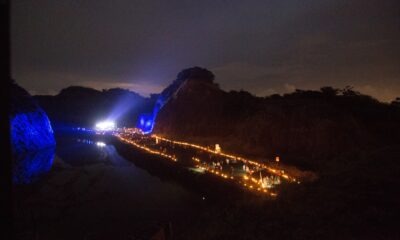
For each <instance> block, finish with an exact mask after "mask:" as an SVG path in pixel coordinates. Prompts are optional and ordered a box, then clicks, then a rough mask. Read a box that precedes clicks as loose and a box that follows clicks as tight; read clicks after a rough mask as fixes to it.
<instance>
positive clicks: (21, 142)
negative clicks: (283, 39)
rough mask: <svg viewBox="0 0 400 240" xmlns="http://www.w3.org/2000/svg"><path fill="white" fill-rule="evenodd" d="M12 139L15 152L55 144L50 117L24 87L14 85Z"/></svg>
mask: <svg viewBox="0 0 400 240" xmlns="http://www.w3.org/2000/svg"><path fill="white" fill-rule="evenodd" d="M11 90H12V94H11V95H12V99H11V103H12V106H11V116H10V123H11V141H12V150H13V154H23V153H26V152H32V151H38V150H41V149H44V148H48V147H52V146H55V139H54V134H53V129H52V127H51V124H50V121H49V118H48V117H47V115H46V113H45V112H44V111H43V109H42V108H40V107H39V105H38V104H37V103H36V101H35V100H34V99H33V98H32V97H31V96H30V95H29V93H28V92H26V91H25V90H24V89H23V88H21V87H19V86H18V85H16V84H13V85H12V88H11Z"/></svg>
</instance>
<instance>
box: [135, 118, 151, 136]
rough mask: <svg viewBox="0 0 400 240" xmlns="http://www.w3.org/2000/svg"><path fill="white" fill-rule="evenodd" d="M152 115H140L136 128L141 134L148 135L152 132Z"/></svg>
mask: <svg viewBox="0 0 400 240" xmlns="http://www.w3.org/2000/svg"><path fill="white" fill-rule="evenodd" d="M153 119H154V117H153V115H152V114H146V113H145V114H142V115H140V116H139V125H138V128H140V129H141V130H142V131H143V133H145V134H148V133H151V132H152V131H153Z"/></svg>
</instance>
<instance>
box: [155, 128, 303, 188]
mask: <svg viewBox="0 0 400 240" xmlns="http://www.w3.org/2000/svg"><path fill="white" fill-rule="evenodd" d="M151 137H152V138H155V139H158V140H162V141H165V142H169V143H173V144H177V145H182V146H187V147H192V148H196V149H200V150H203V151H206V152H209V153H213V154H216V155H220V156H224V157H227V158H230V159H233V160H238V161H241V162H244V163H249V164H251V165H254V166H257V167H262V168H264V169H266V170H268V171H269V172H271V173H273V174H275V175H277V176H280V177H283V178H285V179H286V180H288V181H291V182H297V183H300V181H298V180H297V179H296V178H294V177H290V176H289V175H287V174H286V173H285V172H284V171H283V170H278V169H275V168H272V167H269V166H267V165H265V164H262V163H258V162H256V161H252V160H248V159H244V158H242V157H238V156H234V155H231V154H226V153H222V152H217V151H214V150H212V149H210V148H206V147H203V146H200V145H196V144H192V143H187V142H180V141H174V140H170V139H167V138H164V137H160V136H157V135H155V134H153V135H151ZM158 140H156V141H158Z"/></svg>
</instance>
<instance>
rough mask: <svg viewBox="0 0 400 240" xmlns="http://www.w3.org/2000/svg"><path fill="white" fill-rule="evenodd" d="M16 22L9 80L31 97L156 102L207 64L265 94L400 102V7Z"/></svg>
mask: <svg viewBox="0 0 400 240" xmlns="http://www.w3.org/2000/svg"><path fill="white" fill-rule="evenodd" d="M11 16H12V19H11V21H12V26H11V28H12V36H11V37H12V39H11V43H12V47H11V50H12V65H13V66H12V75H13V78H14V79H15V80H16V81H17V82H18V83H19V84H20V85H22V86H23V87H24V88H26V89H27V90H29V91H30V92H31V93H32V94H56V93H58V91H59V90H60V89H62V88H64V87H67V86H70V85H82V86H89V87H93V88H97V89H103V88H111V87H122V88H129V89H131V90H134V91H136V92H139V93H141V94H143V95H147V94H149V93H157V92H160V91H161V90H162V89H163V88H164V87H166V86H167V85H168V84H169V83H170V82H171V81H172V80H173V79H175V77H176V74H177V73H178V72H179V71H180V70H182V69H184V68H187V67H192V66H201V67H205V68H208V69H209V70H211V71H213V72H214V73H215V75H216V82H218V83H219V84H220V85H221V87H222V88H223V89H225V90H231V89H235V90H240V89H244V90H247V91H249V92H251V93H253V94H256V95H259V96H265V95H270V94H273V93H284V92H290V91H293V90H294V89H295V88H300V89H317V88H319V87H321V86H327V85H330V86H334V87H340V88H342V87H345V86H346V85H352V86H355V87H356V89H357V90H359V91H361V92H363V93H366V94H370V95H372V96H374V97H376V98H378V99H380V100H383V101H391V100H393V99H394V98H395V97H398V96H400V1H399V0H359V1H351V0H341V1H333V0H315V1H307V0H276V1H271V0H260V1H251V0H249V1H243V0H238V1H237V0H229V1H228V0H226V1H218V0H212V1H205V0H202V1H193V0H188V1H183V0H180V1H175V0H162V1H161V0H157V1H155V0H143V1H134V0H112V1H111V0H92V1H77V0H75V1H72V0H71V1H66V0H63V1H58V0H13V1H12V12H11Z"/></svg>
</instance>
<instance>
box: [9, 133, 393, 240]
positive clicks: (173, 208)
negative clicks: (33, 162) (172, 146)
mask: <svg viewBox="0 0 400 240" xmlns="http://www.w3.org/2000/svg"><path fill="white" fill-rule="evenodd" d="M79 139H81V138H79ZM81 140H83V139H81ZM95 143H96V141H95V140H93V141H92V142H90V141H89V142H85V143H82V141H80V142H78V141H77V138H67V139H58V149H57V152H56V157H55V159H54V162H53V166H52V169H51V171H50V172H48V173H46V174H44V175H43V176H41V177H40V178H39V179H38V180H37V181H35V182H34V183H32V184H30V185H25V186H16V187H15V220H16V235H17V237H18V239H147V238H146V236H149V235H148V232H152V231H155V230H154V229H156V228H157V227H158V226H165V224H171V225H172V230H173V238H174V239H399V238H400V236H399V231H398V230H397V222H398V216H399V196H400V195H399V194H398V193H399V190H398V186H399V180H398V173H399V172H400V171H399V170H400V169H399V168H400V167H399V164H398V159H399V156H400V150H399V149H398V148H397V147H395V146H394V147H387V148H385V149H382V151H378V152H376V153H373V154H369V155H366V156H360V155H357V156H348V157H349V158H351V159H352V161H351V162H349V164H348V165H347V166H345V167H343V168H340V169H338V168H337V167H335V168H332V171H326V172H325V173H324V174H323V175H321V177H320V178H319V180H318V181H316V182H314V183H311V184H301V185H296V187H293V188H285V189H282V191H281V193H280V195H279V197H278V198H277V199H275V200H271V199H267V198H259V197H255V196H252V195H250V194H243V193H240V192H236V191H234V190H222V188H221V187H220V186H219V185H218V184H217V182H213V181H212V180H206V181H204V179H201V180H196V179H197V178H196V177H194V178H190V177H188V175H186V173H183V172H182V171H180V170H176V169H174V168H173V167H172V168H171V166H169V165H168V164H169V163H167V162H166V163H164V162H162V161H159V159H153V160H155V161H151V159H152V158H151V157H148V156H147V157H146V156H141V155H140V154H138V153H137V152H135V151H132V150H129V149H127V148H126V146H125V147H124V146H123V145H119V144H116V145H115V146H111V145H107V146H105V147H98V146H97V145H96V144H95ZM357 158H360V159H359V160H358V159H357ZM361 158H362V159H361ZM149 160H150V161H149ZM154 162H157V164H155V163H154ZM388 166H391V167H388ZM193 179H194V180H193ZM207 181H209V182H207ZM201 183H202V184H201ZM204 183H206V184H204ZM207 186H208V187H207ZM224 189H225V188H224ZM203 197H204V199H203ZM146 234H147V235H146Z"/></svg>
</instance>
